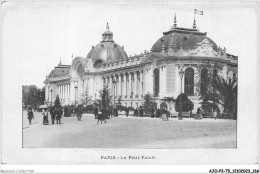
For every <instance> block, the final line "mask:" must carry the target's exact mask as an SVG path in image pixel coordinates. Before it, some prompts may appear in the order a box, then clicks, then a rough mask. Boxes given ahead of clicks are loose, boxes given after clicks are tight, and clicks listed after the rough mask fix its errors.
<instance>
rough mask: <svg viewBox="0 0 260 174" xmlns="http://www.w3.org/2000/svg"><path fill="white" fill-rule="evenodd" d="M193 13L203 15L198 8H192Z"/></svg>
mask: <svg viewBox="0 0 260 174" xmlns="http://www.w3.org/2000/svg"><path fill="white" fill-rule="evenodd" d="M194 13H195V14H199V15H203V11H199V10H197V9H195V10H194Z"/></svg>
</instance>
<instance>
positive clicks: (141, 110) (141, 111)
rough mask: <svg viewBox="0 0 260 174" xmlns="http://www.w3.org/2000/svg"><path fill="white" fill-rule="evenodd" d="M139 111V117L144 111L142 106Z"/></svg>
mask: <svg viewBox="0 0 260 174" xmlns="http://www.w3.org/2000/svg"><path fill="white" fill-rule="evenodd" d="M139 113H140V114H139V115H140V117H143V116H144V111H143V108H142V107H141V108H140V111H139Z"/></svg>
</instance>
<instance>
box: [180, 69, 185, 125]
mask: <svg viewBox="0 0 260 174" xmlns="http://www.w3.org/2000/svg"><path fill="white" fill-rule="evenodd" d="M183 75H184V71H183V70H182V68H181V70H180V71H179V76H180V78H181V95H180V111H179V120H182V78H183Z"/></svg>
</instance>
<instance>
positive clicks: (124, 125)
mask: <svg viewBox="0 0 260 174" xmlns="http://www.w3.org/2000/svg"><path fill="white" fill-rule="evenodd" d="M23 120H24V122H23V123H24V124H23V147H48V148H50V147H62V148H73V147H75V148H76V147H77V148H204V147H207V148H212V147H213V148H234V147H236V121H235V120H213V119H203V120H193V119H189V118H186V119H184V120H181V121H180V120H177V119H176V118H171V119H170V121H168V122H167V121H162V120H161V119H158V118H145V117H143V118H140V117H138V118H136V117H128V118H127V117H125V116H120V117H114V118H112V119H109V120H107V123H106V124H97V120H95V119H94V116H93V115H84V116H83V117H82V121H77V119H76V117H65V118H62V121H61V122H62V124H61V125H57V124H55V125H42V116H41V114H40V113H35V119H34V120H33V124H32V125H28V120H27V119H26V117H25V118H24V119H23ZM49 121H50V118H49Z"/></svg>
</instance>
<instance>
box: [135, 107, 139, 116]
mask: <svg viewBox="0 0 260 174" xmlns="http://www.w3.org/2000/svg"><path fill="white" fill-rule="evenodd" d="M134 117H138V110H137V108H136V109H135V111H134Z"/></svg>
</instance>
